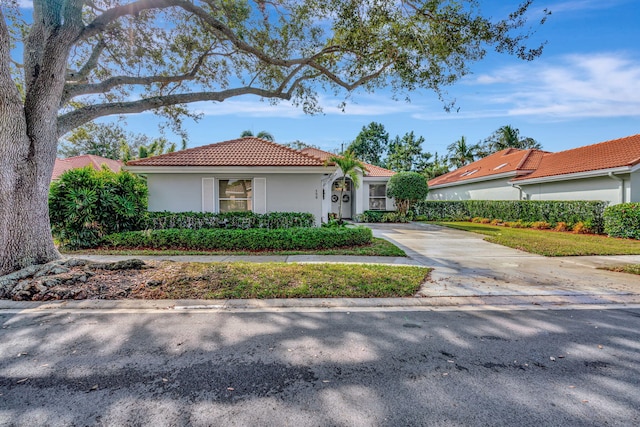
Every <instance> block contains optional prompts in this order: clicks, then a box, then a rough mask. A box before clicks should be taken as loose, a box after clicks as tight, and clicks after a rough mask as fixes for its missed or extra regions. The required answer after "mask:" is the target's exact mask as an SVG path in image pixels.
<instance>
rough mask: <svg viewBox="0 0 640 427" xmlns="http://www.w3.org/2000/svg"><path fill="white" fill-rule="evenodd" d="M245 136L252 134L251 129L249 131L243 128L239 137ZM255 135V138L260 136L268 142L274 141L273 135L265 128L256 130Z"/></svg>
mask: <svg viewBox="0 0 640 427" xmlns="http://www.w3.org/2000/svg"><path fill="white" fill-rule="evenodd" d="M246 136H254V135H253V131H251V130H249V129H247V130H243V131H242V133H241V134H240V138H244V137H246ZM255 137H256V138H260V139H264V140H265V141H269V142H273V141H274V138H273V135H271V134H270V133H269V132H267V131H266V130H261V131H260V132H258V134H257V135H255Z"/></svg>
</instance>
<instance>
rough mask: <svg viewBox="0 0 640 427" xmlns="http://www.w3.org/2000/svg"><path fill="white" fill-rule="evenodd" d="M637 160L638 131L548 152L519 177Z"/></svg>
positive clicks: (608, 166)
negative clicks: (620, 136) (595, 142)
mask: <svg viewBox="0 0 640 427" xmlns="http://www.w3.org/2000/svg"><path fill="white" fill-rule="evenodd" d="M639 163H640V134H638V135H632V136H628V137H626V138H620V139H614V140H611V141H605V142H600V143H598V144H593V145H586V146H584V147H578V148H573V149H571V150H566V151H560V152H558V153H551V154H547V155H545V156H544V157H543V159H542V161H541V162H540V165H539V166H538V168H537V170H536V171H535V172H533V173H531V174H530V175H527V176H524V177H520V178H518V180H524V179H532V178H542V177H547V176H556V175H566V174H572V173H579V172H590V171H596V170H601V169H611V168H617V167H625V166H635V165H637V164H639Z"/></svg>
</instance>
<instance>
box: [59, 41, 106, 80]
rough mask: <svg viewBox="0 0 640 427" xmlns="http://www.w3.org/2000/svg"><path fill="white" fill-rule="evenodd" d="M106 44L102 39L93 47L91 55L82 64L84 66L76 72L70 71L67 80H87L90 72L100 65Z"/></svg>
mask: <svg viewBox="0 0 640 427" xmlns="http://www.w3.org/2000/svg"><path fill="white" fill-rule="evenodd" d="M106 46H107V44H106V43H105V42H104V40H102V39H100V40H99V41H98V43H97V44H96V45H95V46H94V47H93V51H92V52H91V56H90V57H89V59H88V60H87V62H86V63H85V64H84V65H83V66H82V68H81V69H80V70H78V71H76V72H70V73H68V74H67V81H72V82H81V81H84V80H86V78H87V77H88V76H89V73H91V71H93V69H94V68H95V67H96V66H97V65H98V60H99V59H100V55H102V52H103V51H104V49H105V47H106Z"/></svg>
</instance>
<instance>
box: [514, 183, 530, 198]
mask: <svg viewBox="0 0 640 427" xmlns="http://www.w3.org/2000/svg"><path fill="white" fill-rule="evenodd" d="M511 186H512V187H513V188H517V189H518V191H520V195H519V196H518V197H519V198H518V200H527V199H523V198H522V195H523V194H524V195H525V196H526V195H527V193H525V192H524V190H523V189H522V187H520V186H519V185H518V184H513V183H511Z"/></svg>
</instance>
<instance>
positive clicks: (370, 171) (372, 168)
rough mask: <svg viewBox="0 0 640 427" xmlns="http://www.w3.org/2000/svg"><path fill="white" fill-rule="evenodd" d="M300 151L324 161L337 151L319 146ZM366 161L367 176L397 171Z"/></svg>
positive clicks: (389, 173)
mask: <svg viewBox="0 0 640 427" xmlns="http://www.w3.org/2000/svg"><path fill="white" fill-rule="evenodd" d="M300 152H302V153H305V154H308V155H310V156H313V157H317V158H318V159H320V160H322V161H323V162H324V161H326V160H327V159H328V158H329V157H331V156H335V153H329V152H328V151H323V150H320V149H317V148H313V147H307V148H303V149H302V150H300ZM362 163H364V166H365V169H366V172H367V174H366V175H367V176H371V177H390V176H393V175H395V174H396V173H395V172H394V171H392V170H389V169H385V168H381V167H380V166H376V165H371V164H369V163H365V162H362Z"/></svg>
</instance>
